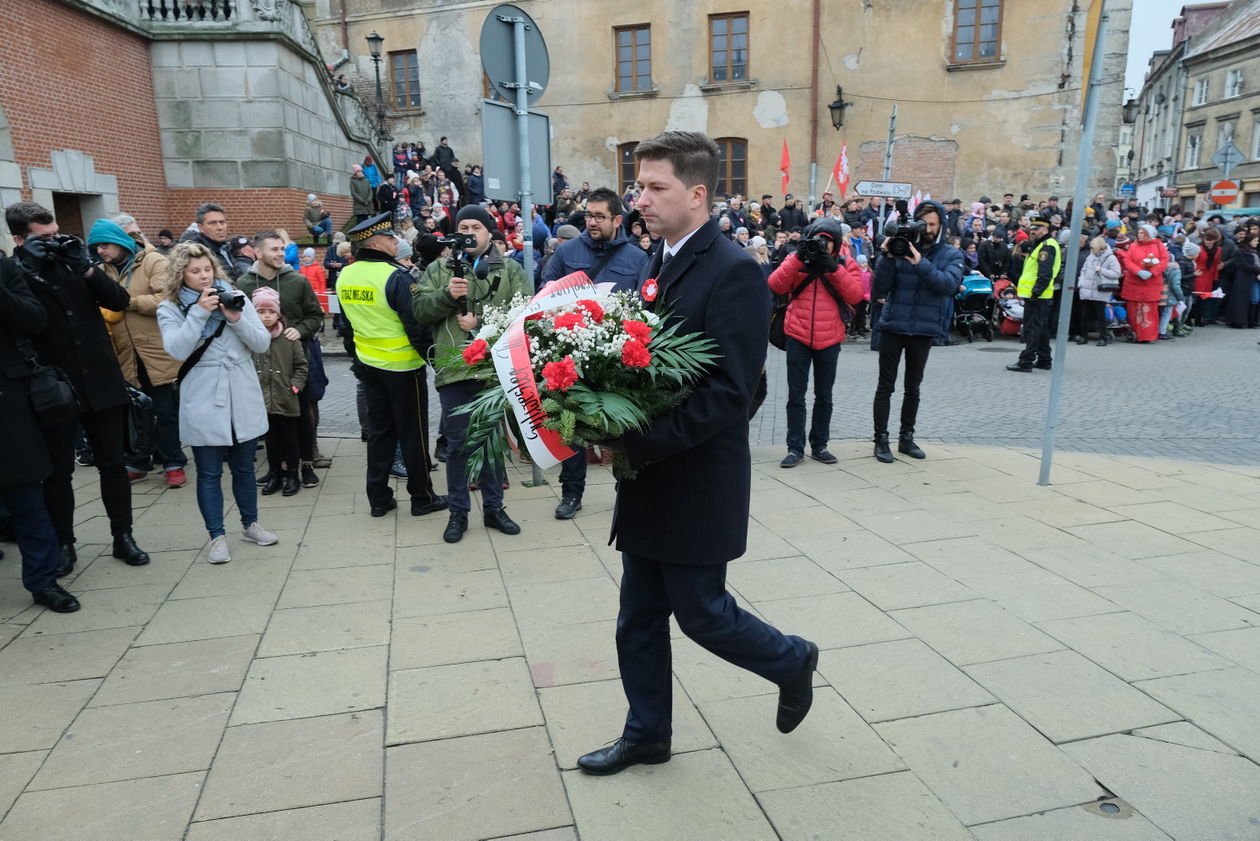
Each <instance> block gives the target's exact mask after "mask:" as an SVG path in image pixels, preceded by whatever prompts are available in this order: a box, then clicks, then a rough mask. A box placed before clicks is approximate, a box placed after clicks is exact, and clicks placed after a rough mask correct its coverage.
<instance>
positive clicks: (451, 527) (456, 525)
mask: <svg viewBox="0 0 1260 841" xmlns="http://www.w3.org/2000/svg"><path fill="white" fill-rule="evenodd" d="M466 531H468V512H467V511H452V512H451V518H450V519H449V520H448V521H447V522H446V531H444V532H442V539H443V540H445V541H446V542H447V543H459V542H460V541H461V540H463V539H464V532H466Z"/></svg>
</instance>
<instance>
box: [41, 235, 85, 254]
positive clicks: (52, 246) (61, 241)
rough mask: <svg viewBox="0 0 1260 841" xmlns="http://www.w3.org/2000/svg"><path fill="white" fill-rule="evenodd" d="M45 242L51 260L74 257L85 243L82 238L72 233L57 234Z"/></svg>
mask: <svg viewBox="0 0 1260 841" xmlns="http://www.w3.org/2000/svg"><path fill="white" fill-rule="evenodd" d="M43 242H44V250H45V251H46V252H47V253H48V259H49V260H55V259H58V258H69V257H72V256H74V254H75V253H76V252H77V251H78V250H79V249H80V248H81V247H82V245H83V241H82V240H80V239H79V238H78V237H74V236H71V235H70V234H57V235H56V236H54V237H52V238H51V239H46V240H44V241H43Z"/></svg>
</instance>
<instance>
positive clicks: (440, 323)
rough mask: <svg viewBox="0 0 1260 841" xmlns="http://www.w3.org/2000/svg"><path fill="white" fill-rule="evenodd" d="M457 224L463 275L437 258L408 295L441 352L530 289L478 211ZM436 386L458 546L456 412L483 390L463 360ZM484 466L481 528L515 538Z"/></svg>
mask: <svg viewBox="0 0 1260 841" xmlns="http://www.w3.org/2000/svg"><path fill="white" fill-rule="evenodd" d="M456 223H457V226H458V231H459V233H461V234H466V235H471V236H472V237H473V239H474V243H473V244H472V245H471V246H469V247H468V248H465V249H464V250H463V252H462V253H461V254H459V255H458V256H459V259H460V260H461V262H463V263H464V277H455V273H454V271H453V270H452V268H451V265H450V263H449V261H446V260H436V261H434V262H432V263H430V264H429V267H428V268H427V269H425V270H424V277H423V278H422V279H421V281H420V285H419V286H420V288H419V289H417V290H416V291H415V293H414V294H413V297H412V310H413V312H414V313H415V316H416V320H417V321H418V322H420V323H421V324H428V325H432V327H433V334H434V336H433V338H434V344H435V345H436V346H437V347H438V349H439V350H441V349H445V348H455V349H461V348H463V347H464V346H465V345H467V344H468V342H469V339H471V338H472V331H474V330H476V329H477V327H479V326H480V324H481V320H480V316H481V314H482V312H483V311H484V310H485V308H486V307H493V306H502V305H504V304H506V303H508V302H509V301H511V300H512V299H513V298H514V297H516V296H517V295H523V294H525V293H526V292H527V291H528V290H529V289H530V288H531V286H532V284H530V283H529V282H528V281H527V279H526V277H525V270H524V269H523V268H521V265H520V263H517V262H516V261H515V260H504V259H503V255H502V253H501V252H500V251H499V249H498V248H495V247H494V246H492V245H491V242H490V232H491V231H492V230H495V225H494V220H493V219H492V218H491V217H490V214H489V213H487V212H486V209H485V208H484V207H481V206H479V205H475V204H470V205H467V206H466V207H464V208H462V209H461V210H460V211H459V216H458V217H456ZM436 382H437V391H438V397H439V398H440V399H441V401H442V418H443V427H442V428H443V430H444V432H445V434H446V439H447V454H446V494H447V500H448V501H449V504H450V512H451V513H450V521H449V522H448V523H447V526H446V531H445V532H444V534H443V535H442V537H443V539H444V540H445V541H446V542H447V543H458V542H459V541H460V540H461V539H463V537H464V532H465V531H467V530H468V513H469V512H470V511H471V510H472V499H471V497H470V496H469V493H468V490H469V489H468V485H469V480H470V477H469V476H468V457H467V455H466V454H465V453H464V439H465V434H466V432H467V430H468V415H464V414H455V410H456V409H458V408H459V407H460V406H463V405H464V404H466V403H468V402H469V401H470V400H472V399H473V398H474V397H476V396H477V393H478V392H480V391H481V387H482V384H481V381H480V380H478V379H477V378H476V377H474V376H473V375H472V372H471V369H470V367H469V366H467V365H465V364H464V363H463V362H462V361H459V362H455V363H453V364H451V365H449V366H447V367H445V368H439V369H438V370H437V380H436ZM490 462H491V460H490V459H489V458H487V459H486V461H485V464H484V466H483V467H482V470H481V474H480V476H474V477H471V480H472V481H473V482H474V483H476V484H477V485H478V487H479V488H480V490H481V503H482V512H483V518H484V522H485V525H486V527H487V528H492V529H497V530H498V531H501V532H502V533H504V534H520V531H521V527H520V526H519V525H517V524H516V523H515V522H513V521H512V519H511V518H510V517H509V516H508V514H507V511H506V510H504V508H503V478H504V477H503V474H502V473H501V472H500V471H499V470H496V469H495V468H494V467H493V466H491V463H490Z"/></svg>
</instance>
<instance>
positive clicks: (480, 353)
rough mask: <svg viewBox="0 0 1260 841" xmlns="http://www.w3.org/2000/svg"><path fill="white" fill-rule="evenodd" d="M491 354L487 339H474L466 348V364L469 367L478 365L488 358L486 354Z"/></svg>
mask: <svg viewBox="0 0 1260 841" xmlns="http://www.w3.org/2000/svg"><path fill="white" fill-rule="evenodd" d="M489 352H490V345H488V344H486V340H485V339H474V340H473V342H472V343H471V344H469V345H468V347H466V348H464V363H465V364H467V365H476V364H477V363H478V362H480V361H481V360H483V359H485V358H486V354H487V353H489Z"/></svg>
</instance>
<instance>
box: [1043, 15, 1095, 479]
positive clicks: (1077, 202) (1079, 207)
mask: <svg viewBox="0 0 1260 841" xmlns="http://www.w3.org/2000/svg"><path fill="white" fill-rule="evenodd" d="M1094 2H1097V3H1100V4H1102V5H1101V11H1102V14H1101V16H1100V17H1099V19H1098V30H1097V32H1096V33H1095V36H1094V49H1093V58H1092V60H1091V61H1090V66H1089V78H1088V79H1087V80H1085V84H1086V87H1085V114H1084V118H1083V119H1082V121H1081V145H1080V149H1079V150H1078V151H1077V156H1076V189H1075V192H1074V193H1073V194H1072V221H1071V223H1070V224H1071V227H1070V229H1069V230H1070V233H1071V239H1070V240H1068V250H1067V257H1066V258H1065V259H1064V262H1063V272H1064V274H1063V294H1062V296H1061V297H1060V299H1059V324H1058V330H1057V333H1056V335H1055V341H1054V359H1055V365H1054V367H1053V368H1052V369H1051V371H1050V395H1049V398H1048V399H1047V402H1046V426H1045V431H1044V433H1043V434H1042V438H1041V475H1040V477H1039V478H1038V479H1037V484H1038V485H1049V484H1050V467H1051V465H1052V464H1053V461H1054V433H1055V427H1056V426H1057V424H1058V421H1059V400H1060V397H1061V396H1062V392H1063V374H1064V369H1065V368H1066V364H1065V363H1066V362H1067V339H1068V329H1069V326H1070V322H1071V312H1072V297H1073V293H1074V292H1075V291H1076V283H1077V278H1076V262H1077V260H1078V259H1079V258H1080V254H1081V229H1082V227H1083V226H1084V224H1085V188H1086V186H1087V184H1086V182H1087V181H1088V180H1089V170H1090V165H1089V159H1090V153H1091V152H1092V151H1093V149H1094V123H1095V122H1096V119H1095V118H1096V115H1097V113H1098V94H1099V88H1100V87H1101V85H1102V68H1103V41H1104V36H1105V35H1106V32H1107V17H1108V15H1107V8H1106V0H1094ZM1087 58H1088V57H1087Z"/></svg>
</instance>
